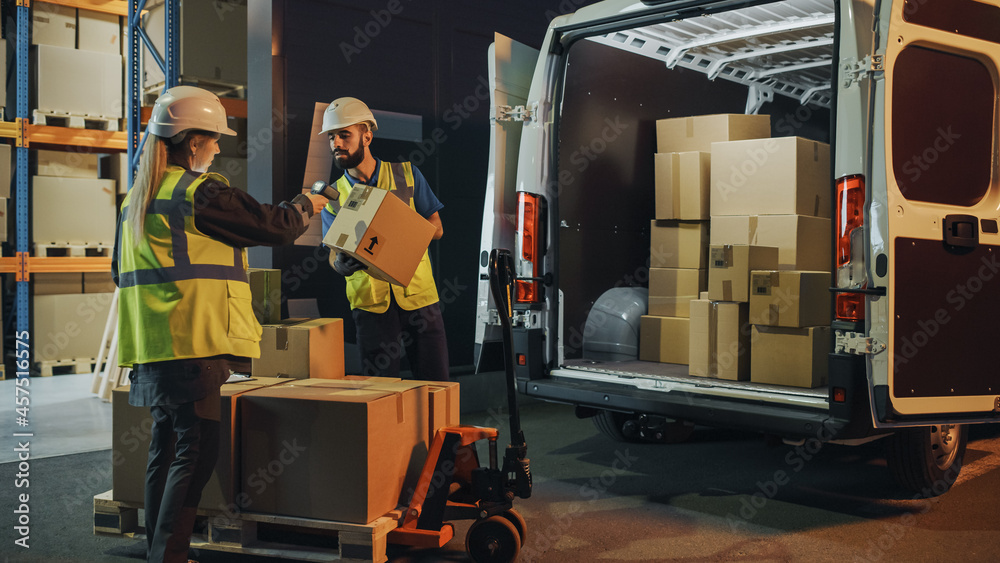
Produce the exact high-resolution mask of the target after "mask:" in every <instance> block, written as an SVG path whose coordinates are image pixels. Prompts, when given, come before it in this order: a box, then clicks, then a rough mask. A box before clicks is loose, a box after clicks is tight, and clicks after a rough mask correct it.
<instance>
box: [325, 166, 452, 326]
mask: <svg viewBox="0 0 1000 563" xmlns="http://www.w3.org/2000/svg"><path fill="white" fill-rule="evenodd" d="M413 186H414V180H413V169H412V168H411V165H410V163H409V162H385V161H382V162H381V164H380V167H379V170H378V185H377V186H376V187H377V188H379V189H383V190H389V191H391V192H393V193H394V194H395V195H396V196H397V197H398V198H399V199H401V200H403V201H404V202H405V203H406V204H407V205H409V206H410V208H411V209H413V210H414V211H416V207H415V206H414V204H413V190H414V187H413ZM352 187H353V186H351V183H350V182H349V181H348V180H347V176H346V174H345V175H344V176H341V177H340V179H338V180H337V190H338V191H339V192H340V203H341V204H343V203H344V202H346V201H347V198H348V197H349V195H350V193H351V189H352ZM327 209H330V210H331V211H332V209H331V208H330V207H327ZM390 290H391V291H392V297H393V298H394V299H395V300H396V303H398V304H399V306H400V307H401V308H402V309H404V310H406V311H412V310H414V309H418V308H420V307H426V306H427V305H431V304H433V303H437V302H438V292H437V286H436V285H434V272H433V271H432V270H431V259H430V256H429V255H428V254H427V251H426V250H425V251H424V255H423V257H422V258H421V259H420V264H418V265H417V270H416V272H414V274H413V279H412V280H410V285H408V286H406V287H401V286H398V285H392V284H390V283H388V282H384V281H382V280H378V279H375V278H373V277H371V276H369V275H368V274H366V273H364V271H359V272H355V273H353V274H351V275H350V276H348V277H347V300H348V301H350V303H351V309H362V310H365V311H368V312H370V313H384V312H386V311H387V310H388V309H389V300H390V297H389V295H390V293H389V292H390Z"/></svg>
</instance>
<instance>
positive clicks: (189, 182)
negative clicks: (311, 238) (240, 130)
mask: <svg viewBox="0 0 1000 563" xmlns="http://www.w3.org/2000/svg"><path fill="white" fill-rule="evenodd" d="M147 133H148V135H147V139H146V145H145V149H144V151H143V153H142V156H141V158H140V161H139V170H138V172H137V174H136V179H135V182H134V185H133V187H132V189H131V190H130V191H129V193H128V195H127V196H126V197H125V201H124V202H123V203H122V209H121V218H120V221H119V226H118V236H117V240H116V243H115V253H114V257H113V259H112V273H113V275H114V279H115V283H116V284H117V285H118V287H119V289H120V297H119V314H118V330H119V342H118V346H119V348H118V358H119V363H120V364H121V365H122V366H126V367H131V368H132V373H131V376H130V378H131V383H132V384H131V389H130V391H129V403H130V404H132V405H135V406H142V407H149V408H150V412H151V414H152V416H153V429H152V439H151V441H150V444H149V461H148V465H147V468H146V486H145V506H144V508H145V514H146V537H147V542H148V555H147V558H148V561H150V562H156V563H161V562H163V563H175V562H181V563H183V562H186V561H188V548H189V546H190V542H191V533H192V529H193V526H194V520H195V512H196V510H197V506H198V502H199V501H200V499H201V492H202V489H203V488H204V487H205V485H206V484H207V483H208V479H209V477H210V476H211V474H212V470H213V468H214V467H215V463H216V459H217V458H218V451H219V424H220V395H219V388H220V387H221V386H222V384H223V383H224V382H225V381H226V379H228V377H229V374H230V372H231V371H245V370H246V369H247V368H248V367H249V360H250V358H255V357H259V356H260V350H259V346H258V341H259V340H260V333H261V328H260V325H259V324H258V323H257V320H256V319H255V318H254V315H253V310H252V308H251V299H250V286H249V284H248V283H247V272H246V267H247V258H246V247H248V246H254V245H270V246H278V245H286V244H290V243H292V242H293V241H294V240H295V239H296V238H297V237H298V236H299V235H301V234H302V233H304V232H305V230H306V227H307V225H308V222H309V218H310V217H311V216H312V215H313V214H315V213H319V211H320V210H321V209H322V207H323V206H324V205H325V204H326V201H327V200H326V198H324V197H323V196H316V195H309V196H306V195H302V194H299V195H297V196H295V198H294V199H293V200H292V201H291V203H288V202H282V203H281V204H279V205H270V204H263V203H258V202H257V201H256V200H255V199H253V198H252V197H250V196H249V195H247V194H246V193H245V192H243V191H241V190H239V189H236V188H233V187H230V186H229V182H228V181H227V180H226V179H225V178H224V177H222V176H220V175H218V174H213V173H209V172H207V170H208V167H209V166H211V164H212V160H213V159H214V157H215V155H216V154H218V153H219V145H218V139H219V136H220V135H235V132H234V131H233V130H232V129H230V128H229V126H228V124H227V122H226V111H225V109H224V108H223V107H222V103H221V102H220V101H219V99H218V97H216V96H215V95H214V94H212V93H211V92H208V91H206V90H203V89H200V88H195V87H192V86H177V87H174V88H171V89H169V90H167V91H166V92H164V93H163V95H161V96H160V97H159V99H157V100H156V104H155V105H154V107H153V110H152V114H151V116H150V120H149V125H148V130H147Z"/></svg>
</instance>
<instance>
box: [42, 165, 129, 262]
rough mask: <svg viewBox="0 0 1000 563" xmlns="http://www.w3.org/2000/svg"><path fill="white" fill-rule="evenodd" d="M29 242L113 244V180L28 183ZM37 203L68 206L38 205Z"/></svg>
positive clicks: (89, 244)
mask: <svg viewBox="0 0 1000 563" xmlns="http://www.w3.org/2000/svg"><path fill="white" fill-rule="evenodd" d="M32 201H34V202H36V203H35V205H33V206H32V225H33V227H32V228H33V231H34V233H33V238H34V241H35V242H36V243H39V244H52V243H55V244H76V245H87V246H95V245H105V246H113V245H114V244H115V228H116V209H115V182H114V180H95V179H86V178H55V177H51V176H35V177H33V179H32ZM38 202H70V203H69V204H66V205H39V204H38Z"/></svg>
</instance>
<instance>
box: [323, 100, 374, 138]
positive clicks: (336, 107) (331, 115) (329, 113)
mask: <svg viewBox="0 0 1000 563" xmlns="http://www.w3.org/2000/svg"><path fill="white" fill-rule="evenodd" d="M365 121H367V122H369V123H370V124H371V128H372V131H378V123H377V122H376V121H375V116H374V115H372V110H370V109H368V106H367V105H365V103H364V102H362V101H361V100H359V99H357V98H351V97H346V98H337V99H336V100H334V101H332V102H330V105H329V106H327V107H326V111H324V112H323V130H322V131H320V132H319V134H320V135H325V134H326V133H329V132H330V131H336V130H337V129H343V128H344V127H350V126H351V125H356V124H358V123H362V122H365Z"/></svg>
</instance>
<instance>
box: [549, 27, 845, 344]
mask: <svg viewBox="0 0 1000 563" xmlns="http://www.w3.org/2000/svg"><path fill="white" fill-rule="evenodd" d="M568 57H569V58H568V63H569V64H568V66H567V70H566V86H565V90H564V95H563V103H562V108H561V115H560V120H559V149H558V150H559V153H558V155H559V176H558V178H559V182H558V186H559V191H558V193H559V219H560V221H562V224H563V225H564V226H563V227H562V228H560V230H559V233H558V236H559V285H560V288H561V289H562V290H563V295H564V318H563V323H564V324H563V330H564V333H563V334H564V338H563V344H564V352H565V356H566V358H568V359H574V358H579V357H581V353H582V342H583V340H584V339H585V335H584V326H585V324H586V320H587V315H588V313H589V311H590V309H591V307H592V306H593V304H594V302H595V301H596V300H597V299H598V298H599V297H600V296H601V294H603V293H604V292H605V291H607V290H608V289H610V288H612V287H621V286H642V287H646V286H648V282H649V256H650V252H649V244H650V239H649V235H650V221H651V220H652V219H653V218H654V215H653V210H654V208H655V205H654V203H655V200H654V170H653V154H654V153H655V152H656V134H655V128H656V127H655V126H656V120H657V119H664V118H670V117H685V116H693V115H706V114H716V113H743V112H744V110H745V107H746V98H747V88H746V87H744V86H741V85H739V84H736V83H734V82H730V81H727V80H723V79H717V80H715V81H709V80H708V79H707V78H706V77H705V75H704V74H702V73H698V72H695V71H691V70H687V69H682V68H676V69H673V70H671V69H667V68H666V67H665V66H664V64H663V63H662V62H661V61H657V60H654V59H652V58H648V57H643V56H639V55H635V54H632V53H628V52H625V51H622V50H619V49H615V48H612V47H608V46H605V45H601V44H598V43H595V42H592V41H586V40H583V41H579V42H577V43H575V44H574V45H572V46H571V47H570V50H569V52H568ZM760 113H768V114H770V115H771V116H772V119H771V127H772V136H776V137H785V136H801V137H806V138H809V139H813V140H817V141H823V142H829V131H830V112H829V110H827V109H824V108H813V107H803V106H800V105H799V103H798V101H797V100H792V99H790V98H787V97H784V96H779V95H776V96H775V99H774V101H773V102H771V103H768V104H767V105H765V106H764V107H763V108H762V109H761V111H760ZM831 189H832V184H831Z"/></svg>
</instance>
